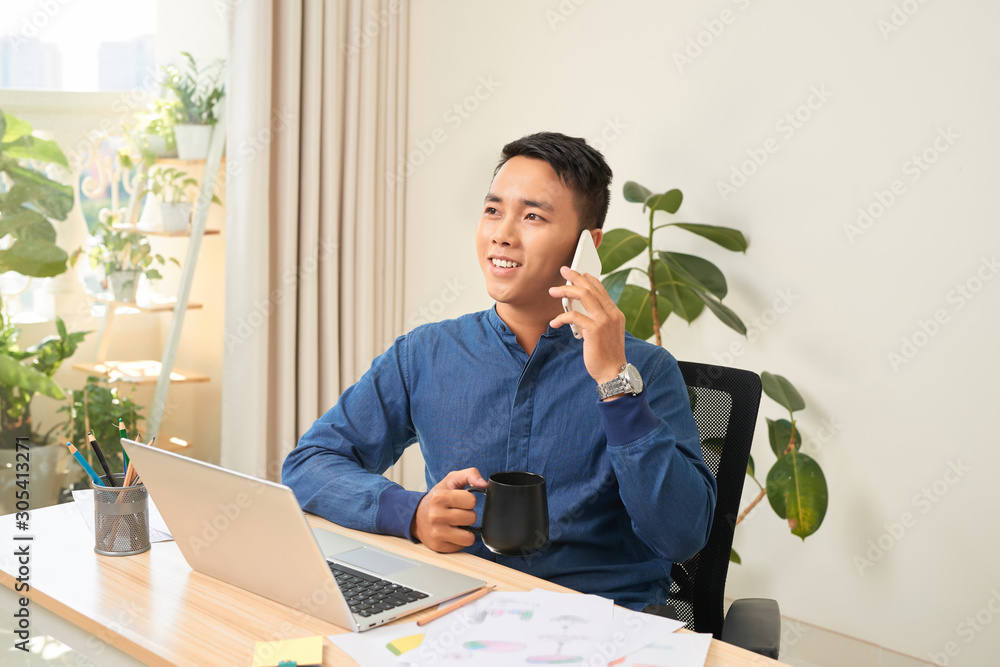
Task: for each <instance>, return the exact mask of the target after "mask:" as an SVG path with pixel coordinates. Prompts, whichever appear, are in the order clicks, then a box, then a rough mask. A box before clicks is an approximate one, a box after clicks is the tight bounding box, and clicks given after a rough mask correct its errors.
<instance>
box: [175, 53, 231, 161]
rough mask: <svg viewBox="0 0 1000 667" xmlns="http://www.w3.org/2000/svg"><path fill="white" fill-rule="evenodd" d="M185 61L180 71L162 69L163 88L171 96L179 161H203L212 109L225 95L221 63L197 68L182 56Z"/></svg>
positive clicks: (212, 114)
mask: <svg viewBox="0 0 1000 667" xmlns="http://www.w3.org/2000/svg"><path fill="white" fill-rule="evenodd" d="M181 55H182V56H183V57H184V59H185V64H184V66H182V67H176V66H174V65H166V66H164V67H163V75H164V76H163V81H162V84H163V87H164V88H166V89H167V90H168V91H170V92H171V93H173V95H174V97H175V98H176V102H177V105H176V106H175V107H174V112H175V120H176V124H175V126H174V136H175V137H176V139H177V155H178V157H180V159H182V160H202V159H204V158H205V157H206V156H207V155H208V142H209V139H210V138H211V136H212V126H213V125H215V122H216V117H215V105H216V104H218V103H219V100H221V99H222V96H223V95H224V94H225V84H223V83H222V82H221V78H222V74H223V61H222V60H216V61H214V62H213V63H212V64H210V65H208V66H207V67H203V68H199V67H198V64H197V62H195V59H194V56H192V55H191V54H190V53H187V52H181Z"/></svg>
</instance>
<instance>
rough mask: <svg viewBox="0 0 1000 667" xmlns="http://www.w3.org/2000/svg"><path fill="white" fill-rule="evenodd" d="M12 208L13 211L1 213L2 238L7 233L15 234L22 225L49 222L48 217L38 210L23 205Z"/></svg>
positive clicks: (0, 234)
mask: <svg viewBox="0 0 1000 667" xmlns="http://www.w3.org/2000/svg"><path fill="white" fill-rule="evenodd" d="M12 208H13V212H12V213H2V214H0V238H3V237H4V236H7V234H13V233H14V232H15V231H17V230H18V229H21V228H22V227H28V226H30V225H34V224H37V223H39V222H48V218H46V217H45V216H44V215H42V214H41V213H39V212H38V211H32V210H31V209H28V208H24V207H23V206H15V207H12Z"/></svg>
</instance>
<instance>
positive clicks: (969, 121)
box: [406, 0, 1000, 665]
mask: <svg viewBox="0 0 1000 667" xmlns="http://www.w3.org/2000/svg"><path fill="white" fill-rule="evenodd" d="M907 10H908V11H910V12H911V14H910V15H908V14H906V13H905V12H906V11H907ZM724 11H725V12H728V13H727V14H725V15H724V18H726V19H727V20H729V23H728V24H725V23H722V22H719V21H717V20H718V19H719V18H720V16H723V15H722V12H724ZM893 18H895V20H896V21H897V22H898V23H899V24H900V25H899V29H898V30H894V31H891V32H888V31H885V34H883V32H884V28H885V26H887V25H888V26H890V27H895V26H893V25H892V23H891V21H892V20H893ZM904 20H905V22H904ZM998 20H1000V6H997V5H996V4H995V3H990V2H987V1H986V0H965V1H963V2H952V3H918V2H917V0H905V1H903V0H893V1H890V0H878V1H877V2H862V0H850V1H848V2H842V3H825V4H821V3H792V2H760V1H759V0H738V1H737V0H732V1H730V0H714V1H713V2H694V1H693V0H686V1H684V2H671V3H662V2H656V1H654V0H646V1H633V2H614V3H612V2H600V1H598V0H591V1H590V2H580V0H575V1H570V0H563V1H562V2H561V3H559V2H556V1H555V0H550V1H548V2H537V1H535V2H531V1H528V0H518V1H514V2H507V3H504V4H503V5H502V7H501V6H500V5H497V4H496V3H486V2H465V1H459V0H449V1H443V0H436V1H430V0H426V1H424V2H419V3H414V4H413V9H412V26H411V38H410V39H411V54H410V76H411V79H410V91H411V92H410V103H409V111H410V121H409V143H410V147H411V149H412V150H411V164H412V165H414V166H415V168H414V169H412V173H411V174H410V175H409V176H408V178H407V179H406V187H407V220H408V227H407V249H408V254H407V292H406V304H407V312H408V315H407V324H408V328H409V327H411V326H413V325H415V324H417V323H419V322H420V321H422V320H423V319H425V318H428V317H429V318H430V319H443V318H446V317H454V316H457V315H460V314H462V313H465V312H469V311H472V310H477V309H481V308H485V307H488V306H489V305H491V302H490V301H489V300H488V298H487V296H486V294H485V291H484V289H483V283H482V281H481V278H480V274H479V271H478V267H477V264H476V262H475V258H474V256H473V250H472V248H473V232H474V229H475V225H476V222H477V220H478V214H479V207H480V206H481V203H482V198H483V195H484V194H485V191H486V188H487V187H488V184H489V181H490V177H491V175H492V169H493V166H494V164H495V161H496V158H497V156H498V153H499V150H500V148H501V147H502V145H503V144H504V143H505V142H507V141H509V140H511V139H513V138H516V137H519V136H521V135H523V134H527V133H530V132H534V131H538V130H546V129H549V130H559V131H562V132H566V133H568V134H572V135H577V136H584V137H587V138H588V139H590V140H599V139H601V138H602V132H603V133H605V134H604V139H603V144H604V152H605V155H606V156H607V158H608V160H609V162H610V164H611V167H612V168H613V169H614V171H615V174H616V176H615V183H614V196H615V199H614V201H613V203H612V206H611V212H610V215H609V220H608V228H613V227H620V226H628V227H631V228H633V229H636V230H637V231H641V229H642V225H643V217H642V215H641V214H640V212H639V210H638V207H636V206H635V205H632V204H627V203H625V202H624V201H623V200H622V198H621V186H622V184H623V183H624V182H625V181H626V180H637V181H639V182H641V183H643V184H645V185H646V186H647V187H650V188H652V189H654V190H660V191H662V190H666V189H668V188H673V187H677V188H680V189H682V190H683V192H684V194H685V204H684V205H683V207H682V208H681V216H680V218H681V219H683V220H688V221H699V222H708V223H715V224H724V225H731V226H735V227H738V228H740V229H741V230H743V231H744V232H745V233H746V234H747V235H748V237H749V238H750V249H749V251H748V252H747V254H746V255H734V254H732V253H728V252H726V251H723V250H721V249H718V248H717V247H715V246H713V245H711V244H709V243H707V242H703V241H701V240H699V239H697V238H694V237H689V236H687V235H685V234H684V233H682V232H676V233H674V232H673V231H671V232H667V233H664V236H663V237H661V244H662V245H663V246H669V247H670V248H671V249H675V250H679V251H690V252H694V253H696V254H703V255H704V256H706V257H708V258H711V259H712V260H713V261H715V262H716V263H717V264H718V265H719V266H720V267H721V268H722V269H723V270H724V271H725V273H726V275H727V276H728V277H729V280H730V285H731V293H730V296H729V297H728V298H727V300H726V303H728V304H729V305H730V306H731V307H733V308H734V309H736V310H737V312H739V313H740V314H741V315H742V316H743V318H744V320H745V321H747V323H748V326H749V327H750V328H752V329H755V330H756V332H757V335H755V336H754V337H753V340H752V341H747V340H744V339H741V338H740V337H739V336H737V335H736V334H735V333H734V332H732V331H731V330H729V329H727V328H725V327H724V326H722V325H721V324H719V323H718V322H717V321H714V320H712V319H710V317H708V316H706V317H704V318H702V320H699V321H698V322H697V323H695V324H694V325H692V326H690V327H688V326H687V325H686V324H684V323H682V322H678V321H675V320H674V319H672V320H671V321H670V322H669V323H668V325H667V327H666V329H665V334H666V346H667V347H668V348H669V349H670V350H671V351H673V352H674V353H675V354H676V355H677V356H678V357H680V358H685V359H695V360H704V361H716V362H718V363H729V364H731V365H737V366H742V367H746V368H750V369H753V370H756V371H762V370H768V371H771V372H775V373H780V374H783V375H785V376H787V377H788V378H789V379H790V380H791V381H792V382H794V383H795V384H796V385H797V386H798V387H799V389H800V390H801V391H802V393H803V395H804V396H805V399H806V402H807V405H808V409H807V410H806V412H805V413H802V414H801V425H802V427H803V429H804V431H805V433H806V435H807V437H808V436H811V437H812V438H813V443H812V444H811V445H809V446H808V449H807V451H809V452H810V453H811V454H813V455H814V456H815V458H817V459H818V460H819V461H820V462H821V464H822V466H823V469H824V470H825V472H826V475H827V478H828V481H829V484H830V489H831V500H830V510H829V513H828V514H827V517H826V521H825V523H824V525H823V526H822V528H821V529H820V531H819V532H818V533H817V534H815V535H814V536H812V537H810V538H808V539H807V540H806V541H805V542H802V541H800V540H799V539H798V538H796V537H794V536H792V535H790V534H789V533H788V531H787V528H786V526H785V525H784V524H783V522H782V521H781V520H780V519H778V518H777V517H776V516H775V515H774V514H773V512H772V511H771V510H770V509H769V508H767V507H762V508H761V509H760V511H758V512H755V513H754V514H752V515H751V516H750V518H749V519H748V520H747V521H746V522H745V523H744V524H743V525H741V527H740V528H739V529H738V531H737V535H736V544H735V546H736V548H737V549H738V550H739V552H740V553H741V554H742V556H743V561H744V565H742V566H734V567H733V568H731V570H730V585H729V590H728V594H729V595H732V596H736V597H741V596H764V597H774V598H776V599H778V600H779V602H780V604H781V607H782V611H783V612H784V613H785V614H787V615H790V616H793V617H797V618H800V619H803V620H806V621H809V622H811V623H814V624H817V625H820V626H824V627H828V628H831V629H834V630H837V631H840V632H843V633H846V634H849V635H852V636H856V637H861V638H864V639H867V640H869V641H872V642H875V643H877V644H881V645H883V646H887V647H889V648H893V649H896V650H899V651H902V652H906V653H910V654H913V655H916V656H919V657H920V658H923V659H925V660H930V659H931V658H932V656H933V655H937V657H938V658H939V659H940V660H944V659H946V658H947V659H948V660H949V661H950V664H957V665H982V664H990V663H991V662H992V660H991V658H993V657H994V656H995V655H996V654H997V652H998V651H1000V621H998V622H995V623H991V621H992V620H993V618H994V616H996V613H995V611H996V610H1000V592H998V591H1000V569H998V568H997V567H996V565H995V554H996V553H997V552H998V551H1000V537H998V531H997V530H996V529H995V524H996V521H995V519H994V517H993V514H994V512H993V506H994V504H995V502H994V498H995V496H994V492H993V487H994V485H995V484H994V482H993V478H994V476H995V475H994V472H995V471H996V470H997V469H998V467H1000V466H998V464H1000V455H998V454H997V450H996V449H994V448H993V447H992V446H991V445H992V444H993V443H994V441H995V435H994V432H995V430H996V427H997V426H998V418H997V411H996V408H995V406H994V402H995V400H994V399H995V396H996V391H995V389H993V385H992V383H991V382H989V381H988V379H987V378H989V377H991V376H993V375H996V373H997V372H998V371H1000V364H998V357H997V354H996V352H995V348H994V338H995V328H996V325H997V315H996V313H997V304H998V301H1000V280H993V278H994V277H995V276H996V272H997V268H998V267H997V265H996V263H995V261H996V257H997V254H998V249H1000V248H998V246H1000V233H998V232H997V226H996V213H995V207H996V204H995V202H993V201H992V200H991V199H990V198H988V197H987V196H986V194H985V193H987V192H989V188H990V186H991V185H992V183H993V182H994V181H995V179H996V178H997V176H998V173H997V172H998V169H997V163H996V154H997V148H998V138H1000V133H998V132H997V130H996V129H995V119H996V117H997V111H998V106H1000V92H998V84H997V76H996V71H997V65H998V64H1000V63H998V61H1000V58H998V54H1000V51H998V50H997V47H996V43H995V37H993V35H991V34H990V26H995V25H996V24H997V21H998ZM706 22H707V24H706ZM881 22H885V23H884V24H883V23H881ZM880 26H881V28H880ZM710 28H714V29H715V31H716V32H717V33H719V34H718V35H716V36H711V34H710V32H708V30H709V29H710ZM720 29H721V30H720ZM699 38H700V39H701V40H702V41H703V42H704V43H705V44H708V45H707V46H704V47H703V48H702V50H701V51H702V52H701V53H700V54H698V53H697V51H696V50H693V51H692V54H693V56H696V57H694V58H693V61H692V62H690V63H687V64H686V65H684V66H683V67H679V66H678V65H677V63H676V62H675V54H678V53H681V54H683V53H684V50H685V49H686V48H687V46H688V44H689V40H692V39H694V40H698V39H699ZM491 80H492V81H493V82H494V83H493V84H492V85H491V87H493V88H495V89H494V90H492V92H490V91H489V89H488V88H487V87H484V86H483V85H482V83H481V82H483V81H491ZM477 87H478V92H479V95H480V97H481V98H483V99H480V100H477V99H475V95H476V93H477ZM817 90H820V91H827V92H826V93H824V95H823V97H825V98H827V99H823V100H822V101H821V99H820V98H819V97H812V98H811V100H812V103H813V105H814V107H816V108H815V109H813V110H811V111H809V113H808V115H809V118H808V120H806V121H804V122H803V123H801V124H800V127H798V128H797V129H795V131H794V132H790V131H789V130H787V129H786V128H787V127H788V126H787V125H784V124H783V125H780V126H779V123H780V122H781V121H782V119H783V118H784V117H785V115H786V114H789V113H795V112H796V110H797V109H799V108H800V105H803V104H805V103H807V102H808V101H809V100H810V96H811V95H813V91H817ZM470 95H471V96H473V97H469V96H470ZM455 104H459V105H462V104H465V105H466V106H467V107H469V108H472V107H476V108H475V109H474V110H472V111H471V112H470V113H468V114H467V115H468V118H462V117H461V116H459V115H457V112H456V111H454V110H453V109H452V107H453V105H455ZM800 113H801V114H802V115H803V117H804V116H806V115H807V112H806V110H802V111H801V112H800ZM437 128H440V131H439V132H437V133H436V134H435V130H436V129H437ZM615 128H619V129H615ZM939 131H943V132H945V133H948V132H950V133H951V135H952V139H951V141H950V143H949V142H945V141H943V140H942V141H939V142H938V145H939V147H940V148H947V151H945V152H942V153H940V154H939V155H937V160H936V161H935V162H934V164H932V165H929V167H928V168H927V169H926V171H919V178H917V172H913V171H912V169H913V166H914V165H913V163H912V162H910V161H911V160H912V156H914V155H919V154H920V153H922V152H923V151H925V150H927V151H928V153H929V157H935V156H934V155H933V153H935V150H934V149H933V147H934V145H935V141H937V139H936V137H938V136H939ZM616 134H617V136H616ZM435 136H436V137H437V139H438V141H437V142H435V140H434V138H433V137H435ZM442 137H444V141H443V142H441V141H440V140H441V138H442ZM769 138H773V139H774V142H775V143H773V144H769V146H771V147H772V148H773V147H774V146H775V145H776V146H777V151H776V152H774V153H773V154H772V155H770V156H769V157H768V159H767V161H766V163H765V164H764V165H763V166H761V167H760V168H759V169H757V170H756V173H754V174H753V175H752V176H750V177H749V178H748V179H747V180H746V183H745V184H743V185H742V186H741V187H739V188H738V189H737V190H736V192H734V193H729V195H728V196H726V197H723V196H721V195H720V192H719V190H718V186H717V183H718V182H720V181H726V180H727V179H729V177H730V173H731V169H732V168H733V166H734V165H739V164H740V163H741V162H743V161H744V160H746V159H748V153H747V151H754V150H756V149H760V148H761V147H762V146H763V145H764V143H765V141H766V140H767V139H769ZM895 180H898V181H899V184H897V191H898V192H901V194H897V195H895V201H894V202H893V203H892V204H891V205H890V206H889V207H888V210H887V211H886V212H885V213H884V214H883V215H881V217H879V218H878V219H877V220H875V221H874V223H873V224H871V225H870V226H869V227H868V228H867V229H866V230H861V232H862V233H860V234H858V235H855V236H853V237H852V238H849V237H848V234H847V233H846V232H845V225H851V224H855V223H856V220H857V217H858V214H857V210H858V208H859V207H866V208H867V207H870V206H873V205H874V204H876V203H877V197H878V195H877V194H876V192H877V191H886V190H889V189H890V188H891V185H892V183H893V181H895ZM882 197H883V198H884V199H886V200H887V201H888V197H887V196H886V195H882ZM875 208H876V209H877V207H875ZM980 277H981V278H982V280H981V279H980ZM959 285H962V286H967V289H969V290H979V291H977V292H975V293H974V294H972V293H971V292H970V293H969V295H970V296H971V297H972V298H965V297H963V296H961V294H960V293H959V292H958V291H956V290H957V287H958V286H959ZM781 294H790V295H791V298H790V303H791V305H790V306H788V307H787V308H783V310H785V312H784V313H782V314H780V315H778V314H776V313H775V312H773V311H769V309H770V308H771V307H772V304H773V303H774V301H775V299H777V298H779V296H780V295H781ZM456 296H457V298H453V297H456ZM448 301H451V303H448ZM421 309H423V310H421ZM935 315H937V316H939V318H940V320H941V321H942V322H943V324H938V325H936V326H932V325H928V324H925V325H924V326H925V327H927V329H929V330H932V331H933V332H934V333H933V334H928V335H924V334H923V333H922V332H921V324H920V322H925V323H926V322H929V321H931V320H933V319H934V318H935ZM755 318H756V319H757V323H756V324H755V323H754V319H755ZM904 337H905V338H909V339H910V340H911V341H912V340H914V339H916V342H917V344H919V345H921V346H920V347H919V349H917V350H916V354H915V356H913V358H912V359H909V360H907V361H905V363H901V364H898V365H897V366H896V367H895V368H894V367H893V366H892V365H891V364H890V361H889V359H888V357H887V355H888V354H889V353H893V352H894V353H897V354H901V348H902V347H903V344H902V339H903V338H904ZM740 343H742V347H738V348H737V349H736V352H737V353H736V354H735V355H734V354H732V352H731V351H730V349H731V348H730V346H731V345H734V344H737V345H739V344H740ZM727 355H728V356H727ZM763 416H769V417H771V418H779V417H781V416H782V412H781V408H779V407H778V406H776V405H775V404H774V403H773V402H771V401H770V400H768V399H765V400H764V403H763V405H762V418H761V422H760V424H759V426H758V434H757V441H756V444H755V450H754V456H755V459H756V460H757V462H758V467H759V468H762V469H764V473H766V469H767V468H768V467H769V466H770V464H771V463H772V462H773V461H774V457H773V455H772V454H771V453H770V450H769V448H768V446H767V442H766V440H767V438H766V427H765V425H764V422H763ZM823 426H826V427H827V428H826V429H825V430H823V429H822V428H821V427H823ZM821 436H823V437H821ZM953 468H958V469H960V470H961V472H960V473H954V472H949V470H951V469H953ZM748 484H750V483H749V482H748ZM924 489H928V491H927V494H928V495H929V497H931V498H932V499H933V500H925V499H922V498H921V497H920V494H921V493H923V492H924V491H923V490H924ZM751 495H752V494H751V493H750V492H749V490H748V493H747V498H748V499H749V497H750V496H751ZM904 519H905V520H906V523H907V524H908V525H907V526H903V525H902V522H903V521H904ZM895 524H899V526H898V527H894V526H895ZM879 542H881V544H882V548H881V550H879V549H878V547H877V545H878V543H879ZM872 545H875V546H876V548H875V549H871V546H872ZM869 551H871V553H870V554H868V552H869ZM866 554H868V555H866ZM869 556H870V557H871V563H870V565H865V564H864V563H862V561H861V560H860V559H865V558H868V557H869ZM990 605H992V610H991V609H990ZM977 614H978V620H976V618H977ZM967 617H972V620H971V621H970V620H968V618H967ZM977 628H978V630H977ZM949 650H950V651H951V654H952V655H951V656H950V657H949V656H946V655H945V652H946V651H949Z"/></svg>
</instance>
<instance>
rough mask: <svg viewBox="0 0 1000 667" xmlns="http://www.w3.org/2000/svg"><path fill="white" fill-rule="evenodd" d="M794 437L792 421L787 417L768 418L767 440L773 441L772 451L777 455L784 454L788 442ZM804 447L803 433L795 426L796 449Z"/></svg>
mask: <svg viewBox="0 0 1000 667" xmlns="http://www.w3.org/2000/svg"><path fill="white" fill-rule="evenodd" d="M791 439H792V422H790V421H788V420H787V419H778V420H773V419H768V420H767V440H768V442H770V443H771V451H772V452H774V455H775V456H777V457H781V456H784V454H785V450H786V449H787V448H788V443H789V441H791ZM801 447H802V434H801V433H799V429H798V427H796V428H795V449H799V448H801Z"/></svg>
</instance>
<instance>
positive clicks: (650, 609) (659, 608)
mask: <svg viewBox="0 0 1000 667" xmlns="http://www.w3.org/2000/svg"><path fill="white" fill-rule="evenodd" d="M642 612H643V613H644V614H653V615H654V616H663V617H664V618H672V619H674V620H675V621H679V620H681V619H679V618H678V617H677V610H676V609H674V606H673V605H672V604H670V603H669V602H668V603H667V604H647V605H646V606H645V607H643V608H642Z"/></svg>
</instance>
